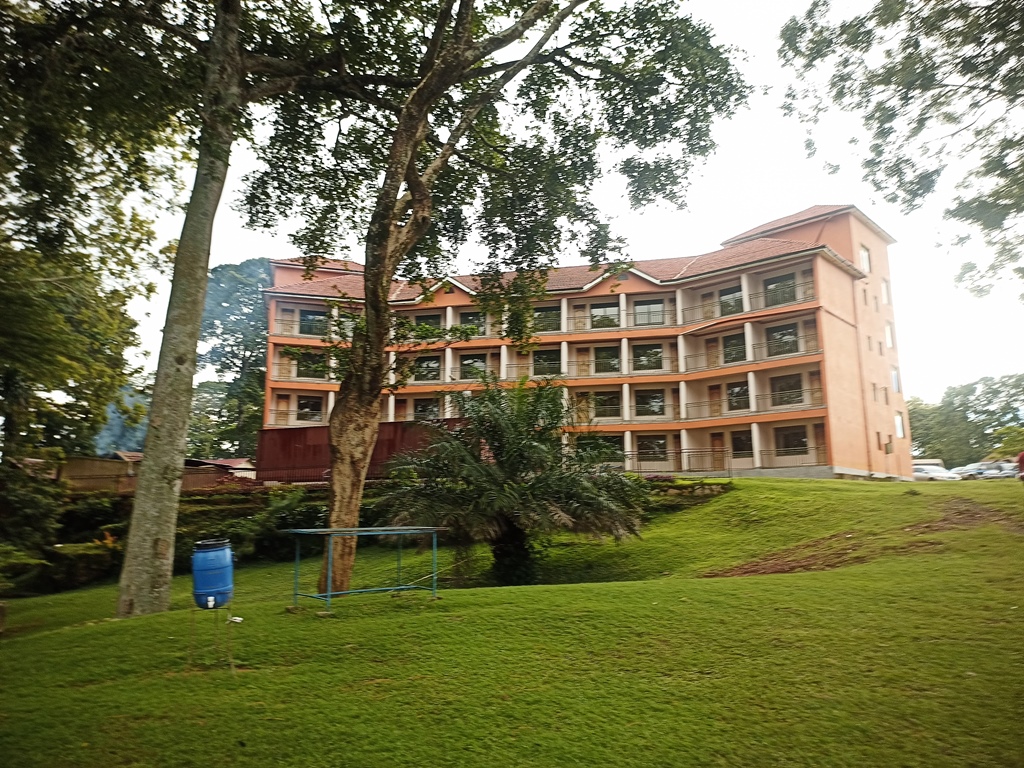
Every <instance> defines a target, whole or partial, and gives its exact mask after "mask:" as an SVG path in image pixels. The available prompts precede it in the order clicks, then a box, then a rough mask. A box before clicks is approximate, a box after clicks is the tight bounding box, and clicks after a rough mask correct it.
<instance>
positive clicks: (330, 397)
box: [289, 389, 334, 415]
mask: <svg viewBox="0 0 1024 768" xmlns="http://www.w3.org/2000/svg"><path fill="white" fill-rule="evenodd" d="M290 407H291V406H290V405H289V408H290ZM333 410H334V390H333V389H332V390H331V391H330V392H328V393H327V414H328V415H330V413H331V411H333Z"/></svg>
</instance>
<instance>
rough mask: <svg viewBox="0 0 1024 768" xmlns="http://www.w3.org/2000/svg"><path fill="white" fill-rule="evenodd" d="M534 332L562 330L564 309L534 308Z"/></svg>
mask: <svg viewBox="0 0 1024 768" xmlns="http://www.w3.org/2000/svg"><path fill="white" fill-rule="evenodd" d="M533 330H535V331H537V332H538V333H543V332H550V331H560V330H562V308H561V307H534V308H533Z"/></svg>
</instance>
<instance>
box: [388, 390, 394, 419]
mask: <svg viewBox="0 0 1024 768" xmlns="http://www.w3.org/2000/svg"><path fill="white" fill-rule="evenodd" d="M394 420H395V396H394V395H388V421H394Z"/></svg>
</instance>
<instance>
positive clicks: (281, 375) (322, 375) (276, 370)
mask: <svg viewBox="0 0 1024 768" xmlns="http://www.w3.org/2000/svg"><path fill="white" fill-rule="evenodd" d="M272 375H273V378H274V379H276V380H278V381H330V377H329V376H328V375H327V372H326V371H317V370H310V369H308V368H304V367H303V366H298V365H296V364H295V363H294V362H291V363H274V365H273V368H272Z"/></svg>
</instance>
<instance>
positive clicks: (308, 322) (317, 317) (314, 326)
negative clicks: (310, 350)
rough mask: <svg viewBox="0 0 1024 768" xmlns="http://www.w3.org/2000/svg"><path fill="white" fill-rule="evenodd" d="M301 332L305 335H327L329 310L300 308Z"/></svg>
mask: <svg viewBox="0 0 1024 768" xmlns="http://www.w3.org/2000/svg"><path fill="white" fill-rule="evenodd" d="M299 333H301V334H302V335H303V336H326V335H327V312H325V311H324V310H321V309H300V310H299Z"/></svg>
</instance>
